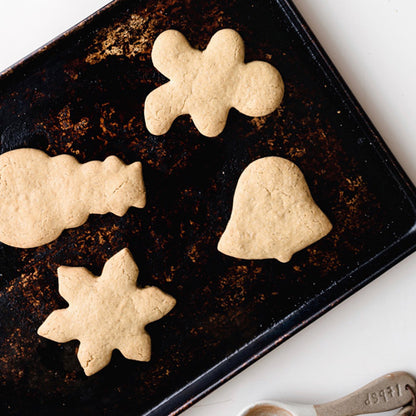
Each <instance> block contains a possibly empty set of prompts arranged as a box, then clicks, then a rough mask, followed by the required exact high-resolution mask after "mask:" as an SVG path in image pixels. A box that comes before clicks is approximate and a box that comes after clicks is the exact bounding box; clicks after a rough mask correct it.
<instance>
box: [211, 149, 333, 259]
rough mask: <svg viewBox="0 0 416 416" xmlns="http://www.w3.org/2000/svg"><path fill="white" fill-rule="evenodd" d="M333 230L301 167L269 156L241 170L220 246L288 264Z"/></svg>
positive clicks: (247, 256)
mask: <svg viewBox="0 0 416 416" xmlns="http://www.w3.org/2000/svg"><path fill="white" fill-rule="evenodd" d="M331 229H332V225H331V223H330V222H329V220H328V218H327V217H326V216H325V214H324V213H323V212H322V211H321V210H320V208H319V207H318V206H317V205H316V204H315V202H314V200H313V199H312V196H311V193H310V191H309V188H308V185H307V183H306V181H305V178H304V176H303V174H302V172H301V171H300V169H299V168H298V167H297V166H296V165H295V164H294V163H292V162H290V161H289V160H286V159H283V158H281V157H274V156H271V157H265V158H262V159H258V160H256V161H254V162H253V163H251V164H250V165H248V166H247V167H246V169H245V170H244V171H243V173H242V174H241V176H240V178H239V180H238V183H237V187H236V190H235V194H234V201H233V208H232V212H231V217H230V220H229V222H228V224H227V227H226V229H225V231H224V234H223V235H222V236H221V238H220V241H219V243H218V250H219V251H220V252H222V253H224V254H227V255H228V256H232V257H236V258H239V259H248V260H252V259H271V258H275V259H277V260H279V261H281V262H282V263H286V262H288V261H289V260H290V259H291V257H292V255H293V254H294V253H296V252H297V251H299V250H302V249H303V248H305V247H307V246H309V245H310V244H312V243H314V242H316V241H318V240H319V239H321V238H322V237H324V236H326V235H327V234H328V233H329V232H330V231H331Z"/></svg>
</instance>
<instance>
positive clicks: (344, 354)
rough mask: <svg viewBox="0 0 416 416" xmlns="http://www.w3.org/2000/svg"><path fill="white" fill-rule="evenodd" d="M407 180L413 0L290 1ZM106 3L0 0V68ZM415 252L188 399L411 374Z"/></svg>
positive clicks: (217, 401)
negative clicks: (397, 372)
mask: <svg viewBox="0 0 416 416" xmlns="http://www.w3.org/2000/svg"><path fill="white" fill-rule="evenodd" d="M294 1H295V4H296V5H297V6H298V8H299V9H300V11H301V12H302V13H303V16H304V17H305V19H306V21H307V22H308V24H309V25H310V26H311V28H312V30H313V31H314V32H315V34H316V36H317V37H318V39H319V40H320V42H321V43H322V45H323V46H324V48H325V50H326V51H327V53H328V54H329V56H330V57H331V59H332V60H333V62H334V63H335V65H336V66H337V68H338V70H339V71H340V72H341V74H342V76H343V77H344V78H345V80H346V81H347V83H348V85H349V86H350V88H351V89H352V91H353V93H354V94H355V95H356V97H357V98H358V100H359V102H360V103H361V105H362V106H363V107H364V110H365V111H366V112H367V114H368V115H369V116H370V118H371V120H372V121H373V123H374V124H375V126H376V127H377V129H378V130H379V131H380V133H381V135H382V136H383V137H384V139H385V141H386V142H387V144H388V145H389V147H390V149H391V150H392V151H393V153H394V154H395V156H396V157H397V158H398V160H399V161H400V163H401V164H402V166H403V167H404V169H405V170H406V172H407V173H408V175H409V176H410V178H411V179H412V180H413V182H416V163H415V161H416V109H415V102H416V100H415V97H416V46H415V44H416V24H415V17H416V1H415V0H294ZM106 3H108V1H106V0H0V70H2V69H4V68H6V67H7V66H9V65H11V64H13V63H14V62H15V61H17V60H18V59H20V58H22V57H23V56H25V55H26V54H28V53H29V52H31V51H32V50H34V49H36V48H37V47H39V46H41V45H42V44H43V43H45V42H47V41H48V40H50V39H51V38H53V37H55V36H57V35H59V33H60V32H62V31H63V30H65V29H67V28H69V27H70V26H72V25H73V24H75V23H77V22H78V21H79V20H81V19H83V18H84V17H86V16H87V15H89V14H90V13H92V12H93V11H94V10H96V9H98V8H99V7H101V6H102V5H104V4H106ZM415 299H416V254H413V255H411V256H410V257H408V258H407V259H405V260H404V261H402V262H401V263H400V264H398V265H397V266H395V267H394V268H393V269H391V270H389V271H388V272H386V273H384V274H383V275H382V276H381V277H379V278H378V279H377V280H376V281H374V282H373V283H371V284H370V285H368V286H367V287H365V288H364V289H362V290H361V291H359V292H358V293H357V294H355V295H353V296H352V297H350V298H349V299H347V300H346V301H344V302H343V303H342V304H341V305H339V306H337V307H336V308H335V309H333V310H332V311H330V312H329V313H327V314H326V315H325V316H323V317H322V318H320V319H318V320H317V321H316V322H315V323H313V324H312V325H310V326H309V327H307V328H306V329H304V330H303V331H301V332H300V333H299V334H297V335H296V336H294V337H293V338H291V339H290V340H288V341H286V342H285V343H284V344H282V345H281V346H279V347H278V348H277V349H275V350H274V351H273V352H271V353H269V354H268V355H267V356H266V357H264V358H262V359H261V360H259V361H258V362H256V363H255V364H254V365H252V366H251V367H249V368H248V369H246V370H245V371H243V372H242V373H241V374H239V375H238V376H236V377H235V378H233V379H232V380H231V381H229V382H227V383H226V384H225V385H223V386H222V387H220V388H219V389H217V390H216V391H214V392H213V393H211V394H210V395H208V396H207V397H206V398H204V399H203V400H201V401H200V402H198V403H197V404H195V405H194V406H192V407H191V408H190V409H189V410H187V411H186V412H185V413H184V416H226V415H227V416H228V415H230V416H231V415H235V414H236V413H237V412H238V411H239V410H240V409H241V408H242V407H244V406H246V405H247V404H249V403H250V402H253V401H257V400H261V399H279V400H284V401H295V402H303V403H317V402H322V401H327V400H331V399H334V398H336V397H338V396H340V395H343V394H345V393H348V392H350V391H352V390H353V389H355V388H356V387H359V386H360V385H361V384H364V383H366V382H367V381H370V380H371V379H372V378H374V377H377V376H379V375H381V374H384V373H387V372H389V371H394V370H407V371H409V372H411V373H413V374H414V375H416V353H415V352H416V331H415V324H414V321H415V316H416V301H415Z"/></svg>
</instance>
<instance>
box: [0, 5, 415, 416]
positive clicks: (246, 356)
mask: <svg viewBox="0 0 416 416" xmlns="http://www.w3.org/2000/svg"><path fill="white" fill-rule="evenodd" d="M123 2H124V0H112V1H111V2H110V3H108V4H106V5H104V6H103V7H101V8H100V9H99V10H97V11H96V12H94V13H92V14H91V15H90V16H88V17H86V18H85V19H83V20H82V21H80V22H79V23H77V24H76V25H74V26H72V27H70V28H69V29H67V30H66V31H64V32H63V33H61V34H60V35H58V36H56V37H55V38H53V39H52V40H51V41H49V42H47V43H46V44H44V45H43V46H41V47H39V48H38V49H36V50H35V51H33V52H32V53H30V54H28V55H26V56H25V57H23V58H22V59H20V60H18V61H17V62H16V63H14V64H12V65H11V66H9V67H7V68H6V69H4V70H2V71H0V84H1V82H4V81H5V80H6V79H7V78H9V77H10V76H12V75H13V74H14V73H15V72H16V71H18V70H21V69H24V67H25V66H26V65H28V64H30V63H31V62H33V61H34V60H36V59H37V58H38V57H39V56H40V55H42V54H43V53H45V52H47V51H49V50H51V49H53V48H54V47H55V46H56V45H57V44H59V43H60V42H62V41H63V40H64V39H65V38H67V37H68V36H70V35H73V34H74V33H76V32H78V31H79V30H81V29H82V28H83V27H85V26H87V25H88V24H90V23H91V22H93V21H94V20H95V19H96V18H97V17H98V16H99V15H101V14H102V13H104V12H107V11H109V10H110V9H112V8H115V7H116V6H118V5H119V4H121V3H123ZM272 2H274V3H278V4H279V6H280V7H281V9H282V11H283V13H284V14H285V17H286V19H287V21H288V23H289V24H290V25H291V26H292V28H293V29H294V30H295V31H296V33H297V35H298V36H299V38H300V39H301V40H302V42H303V45H304V47H305V48H307V49H308V52H309V55H310V56H311V57H312V58H313V59H314V61H315V63H316V64H317V65H318V66H319V68H320V70H322V71H323V72H324V75H325V77H326V79H327V80H328V82H330V84H331V87H332V88H334V90H335V91H336V93H337V94H338V95H339V96H340V97H341V98H342V99H343V103H344V105H345V106H346V107H348V109H349V110H350V113H351V115H352V116H353V117H354V119H355V121H356V122H357V124H359V125H360V127H361V128H362V129H363V130H364V131H366V132H367V136H369V137H372V140H371V143H370V144H371V146H372V148H373V150H374V151H375V153H376V154H377V156H378V158H379V161H380V162H381V163H382V164H384V166H385V167H386V168H387V169H388V170H389V173H390V176H391V177H392V178H393V179H395V181H396V184H397V185H398V186H399V187H400V188H401V190H402V191H403V193H404V194H405V195H406V198H407V200H408V202H409V203H410V205H411V207H412V209H413V213H414V223H413V225H412V226H411V227H410V228H409V230H408V231H407V233H405V234H404V235H402V236H401V237H400V238H399V239H397V240H396V241H394V242H393V243H392V244H391V245H390V246H388V247H386V248H385V249H383V250H381V251H380V252H379V253H377V255H376V256H374V257H372V258H371V259H369V260H368V261H367V262H365V263H362V264H361V265H360V266H358V267H357V268H356V269H354V270H352V271H351V272H350V273H348V274H344V275H343V276H342V277H341V278H340V280H338V281H336V282H335V283H334V284H332V285H331V286H330V287H328V288H327V289H326V291H325V293H321V294H319V295H317V296H315V297H314V298H312V299H310V300H309V301H308V302H307V303H305V304H303V305H302V306H300V307H299V308H298V309H297V310H296V311H294V312H292V313H291V314H289V315H287V316H286V317H285V318H283V319H282V320H280V321H279V322H277V323H275V324H274V325H273V326H272V327H270V328H267V329H266V330H264V331H263V332H262V333H261V334H260V335H258V336H257V337H255V338H253V339H252V340H251V341H250V342H248V343H247V344H246V345H244V346H243V347H242V348H240V349H239V350H237V351H235V352H234V353H233V354H231V355H229V356H228V357H227V358H225V359H223V360H222V361H220V362H219V363H217V364H216V365H215V366H213V367H212V368H210V369H209V370H207V371H206V372H205V373H203V374H201V375H199V376H198V377H197V378H195V379H194V380H192V381H190V382H189V383H188V384H187V385H186V386H184V387H183V388H182V389H180V390H178V391H176V392H175V393H174V394H172V395H171V396H169V397H167V398H166V399H164V400H163V401H162V402H160V403H159V404H158V405H156V406H155V407H153V408H152V409H151V410H149V411H147V412H146V413H144V414H143V416H165V415H172V416H174V415H177V414H179V413H181V412H182V411H184V410H186V409H187V408H189V407H190V406H192V405H193V404H195V403H196V402H197V401H199V400H201V399H202V398H203V397H205V396H206V395H208V394H209V393H210V392H212V391H213V390H215V389H216V388H217V387H219V386H221V385H222V384H224V383H225V382H226V381H228V380H229V379H231V378H232V377H234V376H235V375H237V374H239V373H240V372H241V371H243V370H244V369H245V368H247V367H248V366H249V365H251V364H253V363H254V362H256V361H257V360H259V359H260V358H262V357H263V356H265V355H266V354H267V353H268V352H270V351H272V350H273V349H275V348H276V347H277V346H279V345H280V344H281V343H283V342H284V341H286V340H287V339H289V338H291V337H292V336H293V335H295V334H296V333H297V332H299V331H300V330H301V329H303V328H305V327H306V326H307V325H309V324H311V323H312V322H314V321H315V320H316V319H318V318H319V317H321V316H322V315H324V314H325V313H326V312H328V311H329V310H331V309H332V308H334V307H335V306H336V305H338V304H339V303H341V302H342V301H343V300H345V299H347V298H348V297H350V296H351V295H353V294H354V293H355V292H357V291H358V290H359V289H361V288H362V287H364V286H366V285H367V284H368V283H370V282H371V281H373V280H374V279H376V278H377V277H378V276H380V275H381V274H382V273H384V272H385V271H386V270H388V269H390V268H391V267H393V266H394V265H395V264H397V263H399V262H400V261H401V260H403V259H404V258H405V257H407V256H408V255H410V254H411V253H413V252H414V251H415V250H416V187H415V186H414V185H413V183H412V182H411V180H410V179H409V177H408V176H407V174H406V173H405V172H404V170H403V168H402V167H401V166H400V164H399V163H398V161H397V160H396V158H395V157H394V155H393V154H392V152H391V151H390V149H389V148H388V147H387V145H386V143H385V142H384V140H383V139H382V137H381V135H380V134H379V133H378V131H377V129H376V128H375V127H374V125H373V124H372V122H371V121H370V119H369V118H368V116H367V114H366V113H365V112H364V110H363V108H362V107H361V105H360V104H359V103H358V101H357V99H356V98H355V97H354V95H353V94H352V92H351V90H350V89H349V87H348V86H347V84H346V82H345V81H344V80H343V78H342V77H341V75H340V73H339V72H338V70H337V69H336V67H335V65H334V64H333V63H332V61H331V60H330V59H329V57H328V55H327V54H326V52H325V50H324V49H323V47H322V46H321V45H320V43H319V41H318V40H317V38H316V37H315V35H314V34H313V32H312V31H311V29H310V28H309V26H308V25H307V23H306V21H305V20H304V19H303V17H302V15H301V13H300V12H299V11H298V9H297V8H296V6H295V5H294V3H293V2H292V0H272ZM347 279H348V281H349V282H350V284H349V288H345V287H342V282H344V281H345V280H347ZM289 322H290V323H289ZM282 329H283V330H282ZM282 332H284V335H281V333H282Z"/></svg>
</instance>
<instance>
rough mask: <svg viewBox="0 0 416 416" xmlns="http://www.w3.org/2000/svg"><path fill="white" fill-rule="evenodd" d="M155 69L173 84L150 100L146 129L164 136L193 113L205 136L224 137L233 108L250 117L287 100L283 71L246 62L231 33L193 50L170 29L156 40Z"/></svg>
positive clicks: (223, 32)
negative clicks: (176, 121)
mask: <svg viewBox="0 0 416 416" xmlns="http://www.w3.org/2000/svg"><path fill="white" fill-rule="evenodd" d="M152 61H153V65H154V66H155V68H156V69H157V70H158V71H159V72H161V73H162V74H163V75H165V76H166V77H167V78H169V79H170V81H169V82H168V83H166V84H163V85H162V86H161V87H159V88H157V89H155V90H154V91H152V92H151V93H150V94H149V95H148V96H147V98H146V101H145V107H144V116H145V121H146V126H147V129H148V130H149V131H150V133H152V134H155V135H161V134H165V133H166V132H167V131H168V130H169V128H170V126H171V125H172V123H173V121H174V120H175V118H177V117H178V116H180V115H182V114H190V115H191V117H192V120H193V122H194V123H195V126H196V128H197V129H198V130H199V131H200V132H201V133H202V134H203V135H205V136H208V137H213V136H217V135H218V134H220V133H221V132H222V131H223V129H224V127H225V123H226V121H227V117H228V112H229V110H230V109H231V108H232V107H234V108H236V109H237V110H238V111H240V112H241V113H243V114H246V115H248V116H252V117H256V116H264V115H266V114H269V113H271V112H272V111H274V110H275V109H276V108H277V107H278V106H279V105H280V103H281V101H282V98H283V91H284V86H283V81H282V78H281V76H280V73H279V71H278V70H277V69H276V68H274V67H273V66H272V65H270V64H268V63H267V62H262V61H253V62H249V63H247V64H245V63H244V43H243V40H242V39H241V37H240V35H239V34H238V33H237V32H236V31H235V30H232V29H223V30H220V31H218V32H217V33H215V35H214V36H213V37H212V38H211V40H210V42H209V43H208V46H207V48H206V49H205V50H204V51H199V50H197V49H193V48H192V47H191V46H190V45H189V43H188V41H187V40H186V38H185V37H184V36H183V35H182V34H181V33H180V32H178V31H176V30H167V31H165V32H163V33H161V34H160V35H159V36H158V37H157V39H156V40H155V43H154V46H153V50H152Z"/></svg>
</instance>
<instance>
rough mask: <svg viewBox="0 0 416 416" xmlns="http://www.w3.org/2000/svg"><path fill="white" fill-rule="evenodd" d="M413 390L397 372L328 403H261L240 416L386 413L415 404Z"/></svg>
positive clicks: (407, 376)
mask: <svg viewBox="0 0 416 416" xmlns="http://www.w3.org/2000/svg"><path fill="white" fill-rule="evenodd" d="M415 388H416V381H415V379H414V378H413V377H412V376H411V375H410V374H408V373H405V372H403V371H397V372H395V373H391V374H387V375H384V376H382V377H380V378H378V379H376V380H374V381H372V382H371V383H369V384H367V385H365V386H364V387H362V388H361V389H359V390H356V391H355V392H354V393H351V394H349V395H348V396H345V397H343V398H341V399H338V400H334V401H332V402H329V403H324V404H317V405H304V404H296V403H282V402H277V401H264V402H258V403H255V404H252V405H251V406H249V407H248V408H246V409H245V410H243V411H242V412H241V413H240V414H239V416H356V415H362V414H367V413H378V412H385V411H388V410H393V409H397V408H399V407H402V406H405V405H406V404H408V403H410V402H411V401H412V400H413V401H414V400H415V398H414V391H415ZM413 405H414V403H413Z"/></svg>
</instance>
